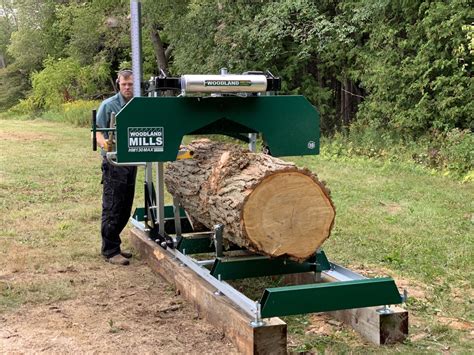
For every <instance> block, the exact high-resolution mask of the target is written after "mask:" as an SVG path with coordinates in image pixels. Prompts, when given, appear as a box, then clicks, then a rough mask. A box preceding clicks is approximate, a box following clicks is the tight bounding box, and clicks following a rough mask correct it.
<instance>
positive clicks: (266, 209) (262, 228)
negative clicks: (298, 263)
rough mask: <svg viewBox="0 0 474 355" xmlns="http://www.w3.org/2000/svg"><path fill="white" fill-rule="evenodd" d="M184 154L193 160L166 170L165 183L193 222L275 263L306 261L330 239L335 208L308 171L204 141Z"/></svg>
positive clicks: (230, 145)
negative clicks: (190, 153) (283, 258)
mask: <svg viewBox="0 0 474 355" xmlns="http://www.w3.org/2000/svg"><path fill="white" fill-rule="evenodd" d="M187 148H188V149H191V150H193V151H194V156H193V159H186V160H179V161H176V162H173V163H170V164H168V165H167V169H166V172H165V183H166V187H167V189H168V191H169V192H170V193H171V194H172V195H173V196H175V197H178V198H179V199H180V200H181V204H182V206H183V208H184V209H185V210H186V211H187V213H188V214H189V215H191V216H192V218H193V219H195V220H197V221H198V222H200V223H202V224H203V225H205V226H206V227H208V228H212V226H214V225H215V224H219V223H220V224H223V225H224V226H225V227H224V238H225V239H227V240H229V241H231V242H232V243H235V244H237V245H240V246H243V247H246V248H248V249H250V250H253V251H256V252H260V253H263V254H266V255H270V256H273V257H278V256H283V255H286V256H289V257H291V258H293V259H296V260H304V259H307V258H308V257H309V256H311V255H312V254H314V252H315V251H316V249H317V248H318V247H319V246H320V245H321V244H322V243H323V242H324V241H325V240H326V239H327V238H328V237H329V234H330V232H331V228H332V226H333V223H334V217H335V209H334V205H333V203H332V201H331V199H330V197H329V194H328V191H327V190H326V188H325V186H324V184H322V183H321V182H320V181H319V180H318V179H317V177H316V176H315V175H314V174H313V173H312V172H310V171H309V170H308V169H302V168H298V167H297V166H296V165H295V164H293V163H291V162H286V161H283V160H281V159H278V158H274V157H271V156H269V155H266V154H261V153H260V154H259V153H251V152H249V151H247V150H244V149H242V148H241V147H239V146H237V145H233V144H224V143H217V142H211V141H210V140H207V139H201V140H197V141H194V142H192V143H191V144H190V145H189V146H188V147H187Z"/></svg>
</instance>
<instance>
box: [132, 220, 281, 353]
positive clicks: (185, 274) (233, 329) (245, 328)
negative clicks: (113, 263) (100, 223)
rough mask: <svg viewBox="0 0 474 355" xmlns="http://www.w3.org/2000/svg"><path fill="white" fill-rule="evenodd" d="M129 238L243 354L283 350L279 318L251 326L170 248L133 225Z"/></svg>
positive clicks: (247, 317) (242, 315)
mask: <svg viewBox="0 0 474 355" xmlns="http://www.w3.org/2000/svg"><path fill="white" fill-rule="evenodd" d="M130 241H131V242H132V244H133V246H134V247H135V249H137V250H138V251H139V253H140V254H141V256H142V258H143V259H144V260H145V261H146V262H147V263H148V265H149V266H150V267H151V269H152V270H153V271H155V272H156V273H158V274H159V275H161V276H162V277H163V278H164V279H165V280H166V281H168V282H169V283H171V284H173V285H174V286H175V287H176V289H177V290H178V291H179V293H180V294H181V295H182V296H183V297H184V298H186V299H187V300H188V301H190V302H191V303H193V305H194V306H195V308H196V309H197V311H198V314H199V316H200V317H202V318H204V319H206V320H207V321H208V322H209V323H211V324H213V325H214V326H215V327H216V328H217V329H219V330H221V331H222V332H223V333H224V334H225V336H227V337H228V338H229V339H230V340H231V341H232V342H233V343H234V344H235V345H236V347H237V349H238V351H239V352H241V353H245V354H286V346H287V334H286V333H287V328H286V323H285V322H283V321H282V320H281V319H280V318H269V319H265V322H266V324H265V325H264V326H262V327H258V328H253V327H252V326H251V325H250V322H251V320H252V319H251V318H250V316H248V315H247V314H246V313H244V312H243V311H241V310H240V309H239V308H237V307H236V306H235V305H234V304H233V303H232V302H231V301H230V300H229V299H228V298H227V297H225V296H216V295H215V294H214V291H215V289H214V288H213V287H212V286H211V285H209V284H208V283H207V282H205V281H204V280H203V279H202V278H201V277H199V276H198V275H197V274H195V273H194V272H192V271H191V270H190V269H189V268H187V267H185V266H183V265H181V264H180V263H179V262H178V261H177V260H175V259H174V258H173V256H172V254H171V253H170V252H168V251H167V250H164V249H163V248H161V247H159V246H158V245H156V243H154V242H153V241H151V240H149V239H148V237H147V235H146V234H145V233H144V232H142V231H140V230H138V229H136V228H133V229H132V231H131V237H130Z"/></svg>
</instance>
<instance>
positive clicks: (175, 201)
mask: <svg viewBox="0 0 474 355" xmlns="http://www.w3.org/2000/svg"><path fill="white" fill-rule="evenodd" d="M179 209H180V201H179V198H178V197H173V215H174V228H175V233H176V238H178V239H179V238H180V237H181V216H180V213H179Z"/></svg>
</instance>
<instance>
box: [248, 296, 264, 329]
mask: <svg viewBox="0 0 474 355" xmlns="http://www.w3.org/2000/svg"><path fill="white" fill-rule="evenodd" d="M255 306H256V312H255V319H254V320H253V321H251V322H250V325H251V326H252V328H257V327H262V326H264V325H265V322H264V321H263V320H262V306H261V304H260V302H258V301H257V302H255Z"/></svg>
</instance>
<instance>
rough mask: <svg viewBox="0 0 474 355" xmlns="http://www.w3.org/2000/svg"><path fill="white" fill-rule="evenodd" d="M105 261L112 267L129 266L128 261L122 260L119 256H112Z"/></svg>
mask: <svg viewBox="0 0 474 355" xmlns="http://www.w3.org/2000/svg"><path fill="white" fill-rule="evenodd" d="M105 260H106V261H107V262H109V263H111V264H113V265H128V264H130V261H128V259H127V258H124V257H123V256H122V255H121V254H117V255H114V256H112V257H111V258H106V259H105Z"/></svg>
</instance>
